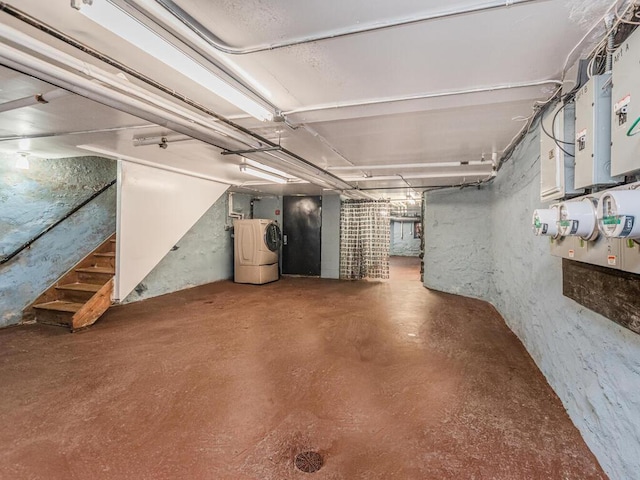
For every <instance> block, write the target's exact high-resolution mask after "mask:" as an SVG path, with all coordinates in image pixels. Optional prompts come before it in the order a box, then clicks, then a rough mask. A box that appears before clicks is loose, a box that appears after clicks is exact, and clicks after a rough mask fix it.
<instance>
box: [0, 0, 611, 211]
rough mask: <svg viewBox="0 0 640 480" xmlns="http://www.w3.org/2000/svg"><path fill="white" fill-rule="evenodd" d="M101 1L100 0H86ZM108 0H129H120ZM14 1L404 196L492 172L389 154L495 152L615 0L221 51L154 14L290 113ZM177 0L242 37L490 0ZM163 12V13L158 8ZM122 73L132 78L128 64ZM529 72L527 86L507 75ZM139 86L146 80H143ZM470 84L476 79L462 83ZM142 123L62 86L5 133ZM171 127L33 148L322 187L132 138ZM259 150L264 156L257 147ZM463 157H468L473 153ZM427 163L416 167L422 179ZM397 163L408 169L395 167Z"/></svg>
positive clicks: (28, 89)
mask: <svg viewBox="0 0 640 480" xmlns="http://www.w3.org/2000/svg"><path fill="white" fill-rule="evenodd" d="M99 1H105V0H94V2H99ZM114 1H118V2H121V3H122V1H123V0H114ZM127 1H128V2H129V3H131V4H137V5H138V8H139V9H140V10H145V8H147V7H146V6H148V5H151V6H152V7H153V8H158V4H156V3H155V2H154V1H153V0H127ZM174 1H176V0H174ZM7 3H8V4H9V5H12V6H14V7H16V8H18V9H20V10H23V11H24V12H26V13H27V14H29V15H32V16H33V17H36V18H37V19H39V20H40V21H42V22H45V23H47V24H48V25H50V26H52V27H54V28H56V29H59V30H60V31H62V32H65V33H66V34H68V35H70V36H72V37H74V38H75V39H77V40H79V41H80V42H83V43H84V44H86V45H89V46H91V47H93V48H95V49H96V50H98V51H100V52H102V53H104V54H106V55H109V56H111V57H112V58H114V59H117V60H118V61H119V62H122V63H123V64H125V65H127V66H129V67H131V68H133V69H135V70H136V71H139V72H141V73H142V74H144V75H147V76H149V77H151V78H153V79H154V80H156V81H158V82H159V83H161V84H163V85H165V86H167V87H168V88H169V89H172V90H175V91H177V92H179V93H181V94H184V95H185V96H188V97H189V98H190V99H193V100H194V101H195V102H197V103H200V104H202V105H204V106H206V107H207V108H209V109H211V110H213V111H215V112H216V113H218V114H220V115H222V116H224V117H227V118H230V119H233V121H235V122H237V123H239V124H241V125H242V126H244V127H246V128H249V129H252V130H254V131H255V132H257V133H259V134H260V135H262V136H264V137H266V138H268V139H270V140H272V141H275V142H276V143H278V142H280V143H281V144H282V145H283V146H284V147H286V148H288V149H289V150H290V151H292V152H294V153H295V154H297V155H299V156H301V157H303V158H304V159H306V160H307V161H309V162H311V163H313V164H315V165H317V166H319V167H321V168H323V169H329V170H331V168H332V167H336V166H363V167H366V166H367V165H380V164H385V165H388V166H389V168H388V169H387V170H382V171H376V172H375V174H376V175H385V176H394V175H395V176H397V177H398V179H397V180H384V181H379V182H370V181H364V182H362V183H358V185H359V186H360V187H362V188H365V187H367V188H372V187H375V186H384V187H385V188H389V187H400V188H399V189H398V190H380V191H379V192H373V193H374V194H375V195H376V196H378V197H379V196H382V195H384V196H396V197H398V198H403V197H405V196H406V194H407V191H408V186H407V182H409V183H410V184H412V185H416V186H427V185H433V186H436V185H446V184H456V183H460V182H461V181H463V180H464V181H475V180H479V179H482V178H486V176H485V175H484V174H483V175H482V176H478V175H475V176H474V175H470V176H468V177H460V176H452V177H451V178H448V177H442V176H439V177H438V178H428V177H426V175H427V174H428V173H431V172H433V173H438V174H444V173H446V172H447V171H450V172H453V173H455V174H457V173H459V172H460V169H461V168H463V167H458V168H457V169H450V170H447V169H444V170H442V169H441V170H431V169H429V170H427V169H416V168H405V167H400V166H398V165H400V164H406V163H430V162H443V161H449V162H468V161H475V160H480V159H481V158H483V157H485V158H489V159H490V158H491V157H492V155H493V154H495V156H497V157H498V158H499V157H500V155H502V153H503V152H504V150H505V149H506V148H507V147H508V145H509V144H510V142H511V140H512V139H513V137H514V136H515V135H516V134H517V133H518V131H519V130H520V129H521V128H522V126H523V121H522V119H523V118H524V117H527V116H529V115H530V114H531V109H532V106H533V104H534V102H536V101H540V100H545V99H547V98H548V97H549V96H550V95H551V94H552V93H553V92H554V91H555V89H556V88H557V86H558V82H559V81H561V80H562V79H563V71H564V70H565V69H566V67H567V66H568V65H570V64H571V63H573V62H574V61H575V60H576V59H577V57H578V55H579V54H580V53H581V52H583V51H585V49H587V48H588V47H589V46H590V44H591V43H592V41H593V39H594V38H595V37H596V36H597V35H598V34H601V33H602V26H601V24H602V22H601V19H602V17H603V16H604V14H605V13H606V12H607V10H608V9H609V8H610V7H611V5H612V2H609V1H591V2H585V1H577V0H539V1H529V2H526V3H523V4H522V5H518V4H517V2H515V4H514V5H511V6H509V7H503V8H495V9H492V10H490V11H485V12H477V13H471V14H466V15H459V16H454V17H449V18H445V19H438V20H431V21H425V22H417V23H412V24H409V25H404V26H399V27H394V28H386V29H382V30H376V31H372V32H367V33H359V34H355V35H348V36H339V37H337V38H333V39H329V40H322V41H315V42H308V43H304V44H301V45H296V46H291V47H286V48H279V49H273V50H267V51H262V52H257V53H249V54H244V55H231V54H224V53H221V52H219V51H217V50H215V49H213V48H209V49H206V51H205V49H204V47H201V46H198V45H197V44H193V43H192V42H190V41H189V40H188V39H186V38H183V39H182V40H184V41H183V42H182V43H181V42H178V41H177V40H176V38H175V35H174V36H168V34H167V31H172V32H173V33H176V34H177V30H172V29H171V28H170V25H166V24H164V25H163V26H164V28H159V27H158V25H152V26H153V27H154V28H155V29H156V30H157V31H158V32H161V33H162V34H163V35H164V36H166V37H167V38H169V39H170V40H171V41H172V42H173V43H176V44H178V45H180V46H181V48H183V50H185V51H188V52H190V55H192V56H193V57H194V58H197V59H198V60H199V61H200V62H201V63H203V64H205V65H208V66H209V67H210V68H212V69H221V70H224V71H225V72H226V73H228V74H229V75H230V76H231V77H233V78H230V79H229V81H230V82H235V81H236V80H237V81H238V82H239V83H238V84H240V83H241V84H242V85H244V87H242V88H248V89H249V90H251V91H253V92H255V94H256V95H258V96H260V97H262V98H263V99H264V100H266V101H267V102H268V103H270V104H271V105H272V106H273V107H275V108H276V109H278V110H280V111H282V112H284V117H285V119H286V120H287V121H286V123H283V122H270V123H262V122H259V121H257V120H255V119H253V118H251V117H248V116H247V115H246V114H244V113H243V112H242V111H241V110H239V109H237V108H236V107H235V106H234V105H232V104H230V103H228V102H226V101H224V100H222V99H220V98H218V97H216V96H215V95H212V94H211V93H210V92H209V91H207V90H206V89H204V88H203V87H201V86H199V85H197V84H195V83H194V82H193V81H192V80H191V79H190V77H189V74H188V72H176V71H172V70H170V69H169V68H167V67H166V65H164V64H163V63H162V62H161V61H160V60H159V59H157V58H152V57H150V56H148V55H146V54H145V53H143V52H142V51H141V50H139V49H137V48H136V47H135V46H134V45H131V44H129V43H127V42H125V41H123V40H122V39H120V38H119V37H117V36H115V35H114V34H113V33H111V32H110V31H108V30H106V29H104V28H103V27H101V26H98V25H96V24H94V23H93V22H91V21H90V20H88V19H87V18H85V17H84V16H82V15H81V14H80V13H78V12H77V11H76V10H74V9H72V8H71V7H70V6H69V0H50V1H48V2H42V1H39V0H20V1H18V0H11V1H9V2H7ZM176 3H177V4H178V5H179V6H180V7H181V8H182V9H183V10H184V11H186V12H187V13H189V14H190V15H191V16H193V17H194V18H196V19H197V21H198V22H199V23H200V24H202V26H203V27H205V28H206V29H207V30H209V31H210V32H211V33H212V34H213V35H215V36H216V37H217V38H218V39H219V41H220V42H222V43H226V44H228V45H229V46H230V47H234V48H245V47H255V46H260V45H267V46H268V45H275V44H279V43H283V42H289V41H295V40H300V39H304V38H308V37H313V36H318V35H325V34H336V33H341V32H345V31H348V30H353V29H361V28H366V27H367V26H373V25H380V24H383V23H385V22H391V21H398V20H407V19H415V18H418V17H425V16H430V15H438V14H441V13H443V12H451V11H454V10H457V9H461V8H477V7H478V6H483V5H487V4H488V3H491V2H484V1H483V2H478V1H468V0H467V1H444V0H439V1H436V0H431V1H424V0H404V1H395V2H388V1H383V0H376V1H371V0H367V1H365V0H358V1H356V0H348V1H343V2H326V1H322V0H309V1H305V2H290V1H285V0H269V1H266V0H249V1H243V2H237V1H230V0H216V1H212V0H177V1H176ZM494 3H499V2H494ZM503 3H504V2H503ZM506 3H512V2H506ZM147 10H148V9H147ZM136 15H139V12H137V13H136ZM140 19H141V20H144V21H145V22H146V23H148V24H150V22H149V19H148V18H145V17H143V16H140ZM0 22H1V23H2V24H5V25H8V26H10V27H14V28H17V29H19V30H20V31H22V32H25V33H27V34H29V35H30V36H32V37H34V38H37V39H40V40H43V41H46V43H47V44H49V45H52V46H54V47H56V48H58V49H60V50H62V51H66V52H68V53H72V54H73V55H74V56H77V57H78V58H81V59H83V60H84V61H86V62H88V63H91V64H95V65H98V66H100V67H101V68H104V69H106V70H108V71H111V72H117V71H118V69H117V68H114V67H113V66H108V65H105V64H103V63H101V62H99V61H98V60H96V59H94V58H91V57H89V56H88V55H85V54H83V53H81V52H80V51H78V50H76V49H74V48H72V47H70V46H68V45H65V44H63V43H62V42H60V41H58V40H55V39H53V38H51V37H49V36H47V35H46V34H44V33H43V32H40V31H37V30H35V29H33V28H32V27H29V26H28V25H26V24H24V23H23V22H21V21H19V20H17V19H15V18H12V17H10V16H9V15H7V14H6V13H0ZM157 22H158V23H163V22H162V21H161V19H157ZM594 26H595V27H596V28H595V29H594V30H593V33H592V34H590V33H589V32H590V31H591V30H592V28H593V27H594ZM14 46H16V44H14ZM17 46H18V48H20V45H17ZM576 46H578V47H577V48H576ZM190 47H193V50H192V49H191V48H190ZM213 64H215V66H214V65H213ZM129 80H130V81H132V82H133V83H135V84H136V85H140V82H138V81H137V80H135V79H131V78H129ZM0 81H1V82H2V83H1V86H0V88H1V90H0V100H1V101H3V102H4V101H9V100H14V99H16V98H21V97H23V96H28V95H34V94H37V93H43V92H45V91H49V90H53V89H55V88H56V87H55V86H51V85H47V84H45V83H43V82H41V81H39V80H35V79H32V78H29V77H27V76H24V75H19V74H17V73H16V72H14V71H12V70H9V69H6V68H2V69H0ZM527 84H531V86H528V87H518V88H515V87H517V86H518V85H527ZM145 88H149V89H150V91H154V90H153V88H151V87H148V86H145ZM469 90H476V92H472V93H465V94H456V92H461V91H469ZM155 92H156V93H158V92H157V91H155ZM416 97H419V98H416ZM422 97H428V98H422ZM145 124H149V121H146V120H144V119H140V118H135V117H134V116H131V115H129V114H126V113H121V112H117V111H115V110H113V109H112V108H110V107H106V106H103V105H100V104H98V103H96V102H94V101H92V100H89V99H86V98H81V97H79V96H69V97H65V98H61V99H59V100H56V101H55V102H52V103H51V104H46V105H37V106H33V107H28V108H23V109H17V110H13V111H9V112H3V113H0V136H3V137H7V136H16V135H33V134H43V133H64V132H72V131H78V130H90V129H96V130H98V129H104V128H114V127H126V126H132V125H135V126H140V125H145ZM170 133H171V132H170V131H169V130H168V129H166V128H163V127H158V126H156V127H149V128H146V129H142V130H140V129H136V130H126V129H120V130H118V131H112V132H98V133H87V134H81V135H58V136H51V137H47V138H40V139H34V140H33V141H32V142H31V147H30V148H31V149H32V153H33V154H36V155H40V156H47V155H51V156H70V155H84V154H86V151H85V150H82V149H81V148H78V147H77V146H78V145H84V146H86V145H90V146H92V147H93V148H94V149H101V150H103V151H109V152H114V153H115V154H118V153H119V154H122V155H127V156H130V157H136V158H140V159H142V160H146V161H151V162H159V163H163V164H167V165H172V166H175V167H179V168H183V169H187V170H190V171H194V172H197V173H202V174H206V175H209V176H212V177H216V178H223V179H225V180H226V181H228V182H230V183H233V184H237V185H241V184H243V183H245V182H250V183H248V184H247V185H246V186H247V187H249V188H251V189H253V190H256V189H257V190H264V191H265V192H270V193H277V194H282V193H309V192H311V193H318V192H319V191H321V186H318V187H314V186H311V185H308V184H294V185H287V186H285V187H282V186H274V185H266V186H260V185H256V184H255V182H253V180H255V179H253V178H250V177H247V176H246V175H244V174H242V173H240V172H239V169H238V167H237V165H238V164H239V163H240V162H241V159H240V157H237V156H221V155H220V154H219V152H220V149H219V148H215V147H213V146H210V145H206V144H204V143H203V142H200V141H191V142H180V143H175V144H170V146H169V148H168V149H166V150H162V151H159V150H160V149H158V148H157V147H156V146H148V147H133V145H132V138H133V137H139V136H153V135H167V134H170ZM12 150H13V151H17V150H19V145H18V144H17V141H0V151H3V152H11V151H12ZM257 158H261V159H262V160H264V161H265V162H268V161H269V158H266V157H265V156H264V155H261V156H258V157H257ZM466 168H468V169H469V171H470V172H474V171H475V172H477V169H474V168H472V167H471V166H467V167H466ZM421 172H422V174H424V175H425V178H418V177H419V175H420V174H421ZM333 173H334V174H336V175H339V176H342V177H345V178H352V177H354V176H357V175H364V174H367V175H368V174H370V173H369V172H367V171H366V168H363V169H362V170H353V171H349V172H348V173H347V172H342V171H340V173H339V174H338V172H337V171H333ZM399 175H405V176H407V177H411V179H410V180H409V179H407V180H406V181H404V180H402V178H400V176H399ZM352 183H353V182H352ZM354 185H355V184H354Z"/></svg>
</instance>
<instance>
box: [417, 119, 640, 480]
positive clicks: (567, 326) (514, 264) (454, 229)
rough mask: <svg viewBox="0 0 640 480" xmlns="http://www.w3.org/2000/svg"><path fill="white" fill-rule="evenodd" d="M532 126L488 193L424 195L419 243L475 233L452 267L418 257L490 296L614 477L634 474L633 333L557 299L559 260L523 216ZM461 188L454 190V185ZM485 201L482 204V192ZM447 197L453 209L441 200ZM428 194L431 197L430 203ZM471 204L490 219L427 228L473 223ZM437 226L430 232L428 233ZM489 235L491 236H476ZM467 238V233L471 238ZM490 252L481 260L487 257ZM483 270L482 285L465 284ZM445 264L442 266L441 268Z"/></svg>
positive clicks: (430, 269)
mask: <svg viewBox="0 0 640 480" xmlns="http://www.w3.org/2000/svg"><path fill="white" fill-rule="evenodd" d="M538 139H539V137H538V130H537V129H535V130H534V131H533V132H532V133H531V134H529V135H528V136H527V137H526V139H525V141H524V142H523V143H522V144H521V145H520V146H519V147H518V149H517V150H516V152H515V154H514V155H513V156H512V158H511V159H510V160H509V162H508V163H507V164H506V165H505V166H504V168H503V169H502V170H501V172H500V174H499V176H498V179H497V181H496V182H495V183H494V185H493V186H492V187H491V188H490V189H489V193H488V192H487V191H477V190H467V191H463V192H464V195H463V196H461V198H459V199H458V200H454V198H453V197H455V195H454V193H455V192H451V193H444V194H439V195H436V194H433V193H432V194H428V197H427V217H428V218H429V219H431V221H430V222H429V223H430V225H429V226H428V227H427V228H426V229H425V231H426V234H427V236H426V242H427V249H428V250H432V249H433V248H434V247H436V248H441V247H442V246H443V245H446V244H447V243H448V242H451V243H456V244H460V243H462V242H460V240H459V237H458V233H459V232H460V231H461V230H462V231H464V233H466V234H475V235H477V238H478V240H480V239H481V238H482V239H486V238H490V241H483V242H482V243H483V245H486V244H488V245H489V247H488V248H486V247H484V246H483V247H482V248H481V249H477V248H470V249H468V250H466V253H465V255H462V256H461V257H460V258H458V259H456V260H455V261H454V262H453V263H454V264H455V265H454V266H453V268H451V265H447V263H448V262H446V261H443V260H442V259H440V260H437V259H435V258H434V256H430V257H428V258H425V261H427V260H428V261H427V263H426V265H425V268H426V271H427V274H428V280H427V281H425V284H426V285H427V286H430V285H434V288H437V289H438V290H443V291H448V292H453V293H458V292H460V293H464V294H467V295H472V296H480V297H481V298H485V299H487V300H489V301H490V302H491V303H493V304H494V305H495V306H496V308H497V309H498V310H499V311H500V313H501V314H502V315H503V316H504V318H505V321H506V322H507V324H508V325H509V327H510V328H511V329H512V330H513V331H514V333H515V334H516V335H517V336H518V337H519V338H520V339H521V340H522V342H523V343H524V345H525V346H526V348H527V350H528V351H529V352H530V354H531V356H532V357H533V359H534V360H535V362H536V363H537V365H538V366H539V367H540V369H541V371H542V372H543V373H544V375H545V376H546V378H547V380H548V381H549V384H550V385H551V386H552V387H553V389H554V390H555V391H556V393H557V394H558V396H559V397H560V399H561V400H562V402H563V404H564V405H565V408H566V409H567V412H568V413H569V415H570V417H571V419H572V420H573V422H574V423H575V425H576V426H577V427H578V429H579V430H580V432H581V433H582V435H583V437H584V439H585V441H586V442H587V444H588V445H589V447H590V448H591V449H592V451H593V452H594V454H595V455H596V456H597V458H598V460H599V461H600V463H601V465H602V467H603V468H604V470H605V471H606V472H607V474H608V475H609V476H610V477H611V478H612V479H614V480H617V479H620V480H622V479H631V478H637V476H638V472H639V471H640V457H639V456H638V453H637V452H638V448H639V445H640V336H639V335H636V334H633V333H631V332H630V331H628V330H626V329H624V328H622V327H619V326H618V325H617V324H615V323H613V322H611V321H609V320H607V319H606V318H604V317H602V316H600V315H598V314H596V313H593V312H591V311H589V310H587V309H585V308H583V307H582V306H580V305H578V304H577V303H575V302H574V301H572V300H570V299H568V298H565V297H563V296H562V270H561V264H562V261H561V259H559V258H556V257H552V256H551V255H550V254H549V246H548V241H546V240H545V239H543V238H536V237H534V236H533V234H532V233H531V226H530V222H531V220H530V219H531V213H532V211H533V210H534V209H535V208H538V207H540V206H541V205H542V204H541V202H540V201H539V194H540V192H539V189H540V176H539V170H540V165H539V151H538V150H539V148H538ZM457 193H462V192H457ZM488 195H490V197H491V198H490V202H489V205H487V196H488ZM446 197H449V199H450V200H451V201H452V202H455V203H453V206H451V205H449V204H448V203H447V202H445V201H443V200H445V199H446ZM432 200H433V201H432ZM478 204H482V205H483V206H485V207H487V206H490V208H491V220H490V224H489V226H487V225H485V224H482V225H478V224H477V222H476V223H475V224H474V225H472V227H473V228H474V229H477V230H475V232H474V231H471V230H470V228H471V227H466V226H464V223H465V222H463V224H460V225H453V224H443V223H442V222H438V223H437V224H436V225H434V223H435V222H434V221H433V219H442V218H449V217H450V216H451V215H453V214H455V213H458V214H459V215H460V216H461V218H463V219H466V221H471V220H472V215H471V213H472V212H477V210H478V206H477V205H478ZM431 229H435V231H431ZM482 232H487V233H490V237H485V236H484V235H480V233H482ZM470 238H474V237H473V236H472V237H470ZM487 256H488V257H489V258H490V259H491V263H490V264H489V265H487V262H486V257H487ZM484 268H487V270H486V272H487V275H486V278H487V279H489V280H490V283H491V286H490V288H488V289H487V288H484V287H483V288H465V289H462V290H463V291H462V292H461V291H460V290H461V289H460V288H459V286H460V285H461V284H466V283H467V280H466V278H465V277H466V276H467V275H468V274H469V273H470V274H471V275H472V276H473V277H474V278H476V277H477V276H478V275H477V273H475V272H480V271H481V270H482V269H484ZM442 269H446V270H447V271H446V272H444V273H443V272H440V270H442Z"/></svg>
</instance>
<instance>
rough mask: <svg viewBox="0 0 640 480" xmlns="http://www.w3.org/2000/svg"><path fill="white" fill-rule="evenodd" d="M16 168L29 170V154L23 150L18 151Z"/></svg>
mask: <svg viewBox="0 0 640 480" xmlns="http://www.w3.org/2000/svg"><path fill="white" fill-rule="evenodd" d="M16 168H18V169H20V170H29V154H27V153H24V152H19V153H18V158H17V160H16Z"/></svg>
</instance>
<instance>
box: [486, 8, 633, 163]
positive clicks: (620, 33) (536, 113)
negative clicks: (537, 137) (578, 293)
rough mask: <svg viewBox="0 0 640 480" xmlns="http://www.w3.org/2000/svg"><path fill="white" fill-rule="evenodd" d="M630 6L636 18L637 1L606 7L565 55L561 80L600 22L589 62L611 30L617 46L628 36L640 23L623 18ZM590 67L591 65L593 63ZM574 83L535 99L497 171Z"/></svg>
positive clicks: (505, 151)
mask: <svg viewBox="0 0 640 480" xmlns="http://www.w3.org/2000/svg"><path fill="white" fill-rule="evenodd" d="M632 8H633V9H634V11H633V17H634V18H638V15H639V11H638V6H637V2H636V1H631V2H629V3H628V4H627V5H626V7H624V9H623V11H622V12H619V7H618V1H617V0H616V2H614V3H613V4H612V5H611V6H610V7H609V8H608V9H607V11H606V13H605V14H604V15H603V16H602V17H601V18H600V20H599V21H598V22H597V23H596V24H595V25H593V27H591V28H590V29H589V30H588V31H587V32H586V33H585V35H584V36H583V37H582V39H581V40H580V41H579V42H578V43H577V44H576V46H575V47H573V49H572V50H571V51H570V52H569V54H568V55H567V57H566V59H565V62H564V65H563V67H562V79H563V80H565V76H566V74H567V71H568V65H569V62H570V61H571V59H572V58H573V55H574V54H575V52H576V51H577V50H578V48H579V47H580V46H581V45H582V44H583V43H584V42H585V40H586V39H587V38H588V37H589V36H590V35H591V33H592V32H593V31H594V30H595V29H596V28H597V27H598V26H600V25H601V23H602V22H605V26H606V31H605V34H604V35H603V38H602V40H601V41H600V42H598V44H597V45H596V46H595V47H593V48H592V49H591V51H590V52H589V53H588V54H587V55H586V56H585V57H586V58H589V59H590V64H591V63H592V62H593V63H595V62H596V60H594V56H596V54H597V53H598V52H600V51H601V50H602V49H603V45H604V47H605V48H607V42H608V40H609V36H610V34H611V33H612V32H614V33H615V34H616V36H617V37H620V38H618V39H617V44H618V46H619V45H620V44H621V43H622V42H623V41H624V39H626V38H627V37H628V35H629V34H630V33H631V32H632V31H633V29H635V28H636V27H637V25H636V23H640V22H631V21H628V20H625V18H624V17H625V16H627V15H628V14H629V12H630V11H631V9H632ZM612 12H613V16H614V18H615V19H616V20H615V21H614V22H612V24H611V25H610V26H609V25H606V23H607V18H609V17H610V16H611V15H612ZM627 24H629V25H630V26H632V27H633V28H631V29H624V30H622V29H621V28H620V25H627ZM615 48H617V46H615V44H614V45H613V46H611V45H609V47H608V49H607V50H608V53H609V54H611V53H613V50H615ZM591 67H593V65H592V66H591ZM591 67H588V68H587V74H588V73H589V71H590V68H591ZM575 83H576V85H575V86H574V88H573V89H572V90H571V91H570V92H568V93H567V94H565V95H560V93H561V92H562V89H563V86H562V85H561V86H560V87H558V88H557V89H556V90H555V92H553V94H552V95H551V96H550V97H549V98H548V99H547V100H544V101H537V102H535V103H534V105H533V108H532V113H531V115H529V116H528V117H526V118H524V119H522V120H525V121H526V122H527V123H526V124H525V125H524V126H523V127H522V128H521V129H520V131H519V132H518V133H516V135H514V137H513V138H512V139H511V141H510V142H509V143H508V144H507V146H506V147H505V149H504V150H503V154H502V156H501V158H500V161H499V162H498V165H497V168H496V170H497V171H499V170H500V169H501V168H502V166H503V165H504V164H505V163H506V162H507V161H508V160H509V158H511V155H512V154H513V152H514V151H515V149H516V147H517V146H518V144H519V143H520V140H522V139H523V138H524V137H525V136H526V135H527V134H528V133H529V131H530V130H531V127H532V126H533V124H534V123H535V121H536V120H537V119H538V118H539V117H540V115H541V114H542V113H543V112H544V110H545V109H546V107H547V106H548V105H549V104H550V103H551V102H553V101H554V100H556V99H557V98H558V96H560V100H561V101H564V100H566V99H567V98H568V97H570V96H572V95H575V93H576V92H577V91H578V90H579V89H580V87H581V86H582V85H579V84H578V82H575ZM541 123H542V122H541ZM543 131H544V129H543ZM545 134H547V132H546V131H545ZM551 138H554V137H551ZM554 140H555V139H554Z"/></svg>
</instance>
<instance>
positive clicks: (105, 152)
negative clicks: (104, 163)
mask: <svg viewBox="0 0 640 480" xmlns="http://www.w3.org/2000/svg"><path fill="white" fill-rule="evenodd" d="M78 148H82V149H83V150H87V151H88V152H93V153H97V154H98V155H104V156H106V157H112V158H115V159H118V160H122V161H123V162H129V163H135V164H136V165H143V166H145V167H149V168H155V169H156V170H163V171H165V172H172V173H178V174H180V175H186V176H187V177H193V178H200V179H202V180H209V181H211V182H216V183H221V184H223V185H229V186H236V184H235V183H232V182H229V181H228V180H224V179H222V178H218V177H214V176H211V175H207V174H204V173H196V172H192V171H190V170H186V169H184V168H180V167H174V166H172V165H163V164H159V163H154V162H150V161H149V160H143V159H141V158H135V157H130V156H128V155H120V154H119V153H118V152H113V151H111V150H107V149H104V148H99V147H94V146H91V145H79V146H78Z"/></svg>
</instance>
